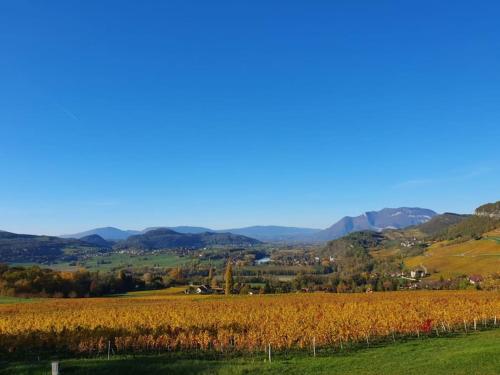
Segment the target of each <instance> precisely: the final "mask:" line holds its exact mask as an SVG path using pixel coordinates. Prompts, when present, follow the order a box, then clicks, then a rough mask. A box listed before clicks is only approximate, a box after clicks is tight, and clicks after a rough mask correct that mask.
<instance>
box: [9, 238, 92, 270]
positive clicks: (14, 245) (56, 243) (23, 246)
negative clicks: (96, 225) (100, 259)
mask: <svg viewBox="0 0 500 375" xmlns="http://www.w3.org/2000/svg"><path fill="white" fill-rule="evenodd" d="M99 247H100V246H96V245H95V244H93V243H88V242H84V241H81V240H76V239H65V238H60V237H52V236H36V235H30V234H17V233H10V232H2V231H0V262H34V263H44V262H49V261H53V260H55V259H58V258H60V257H61V256H63V255H64V254H65V251H73V252H81V253H83V252H87V251H93V250H96V248H99Z"/></svg>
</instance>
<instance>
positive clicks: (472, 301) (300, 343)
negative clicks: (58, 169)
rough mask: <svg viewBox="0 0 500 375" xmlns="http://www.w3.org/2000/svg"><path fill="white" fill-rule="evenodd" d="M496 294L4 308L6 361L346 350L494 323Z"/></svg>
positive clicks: (154, 298) (186, 299)
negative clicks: (106, 355)
mask: <svg viewBox="0 0 500 375" xmlns="http://www.w3.org/2000/svg"><path fill="white" fill-rule="evenodd" d="M497 317H498V318H500V294H499V293H494V292H491V293H489V292H476V291H466V292H463V291H462V292H458V291H457V292H455V291H443V292H393V293H374V294H307V295H306V294H294V295H254V296H231V297H225V296H201V297H200V296H194V297H193V296H176V295H168V294H165V295H144V296H137V297H135V298H96V299H64V300H61V299H44V300H40V301H37V302H33V303H25V304H15V303H14V304H3V305H0V349H1V351H2V352H3V353H4V354H9V353H14V354H16V355H23V353H24V354H27V355H31V356H34V355H37V353H43V354H46V353H58V354H61V353H66V354H76V355H85V356H87V355H91V356H92V355H97V354H104V353H107V351H108V350H110V351H112V353H114V354H125V353H150V352H152V353H162V352H172V351H182V352H190V351H193V352H197V353H200V352H244V353H256V352H264V351H265V350H266V349H268V347H269V345H271V347H272V349H273V350H274V351H281V350H290V349H310V348H311V346H312V345H316V346H317V347H318V348H331V349H333V350H335V351H336V350H342V348H344V347H346V346H348V345H352V344H355V343H362V344H363V345H366V346H369V345H372V344H373V343H375V342H377V341H378V342H380V341H388V342H390V341H392V340H397V339H398V338H401V337H419V336H420V337H422V336H426V335H433V336H437V335H443V334H447V333H451V332H457V331H459V332H465V331H467V332H470V331H473V330H474V329H475V328H477V329H480V328H481V327H494V326H496V325H497V324H500V322H497Z"/></svg>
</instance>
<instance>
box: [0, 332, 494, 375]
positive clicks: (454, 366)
mask: <svg viewBox="0 0 500 375" xmlns="http://www.w3.org/2000/svg"><path fill="white" fill-rule="evenodd" d="M499 353H500V329H497V330H491V331H483V332H477V333H473V334H469V335H459V336H456V337H441V338H422V339H414V340H410V341H407V342H400V343H395V344H388V345H387V346H379V347H373V348H366V349H358V350H354V351H350V352H346V353H332V352H330V353H329V352H326V351H321V352H319V354H318V356H317V357H315V358H314V357H312V356H311V355H310V354H307V353H304V352H303V353H298V354H297V353H295V354H293V355H284V354H281V355H277V356H275V357H274V359H273V361H272V363H268V362H267V361H265V355H264V353H262V355H261V356H258V355H254V356H252V357H243V358H231V359H225V360H221V359H216V360H210V359H194V360H193V359H187V358H179V357H175V356H173V355H157V356H136V357H131V356H129V357H119V358H112V359H111V360H109V361H108V360H106V359H68V360H62V361H61V364H60V367H61V371H60V374H61V375H66V374H80V375H82V374H89V375H90V374H119V375H124V374H186V375H188V374H207V375H208V374H289V375H293V374H297V375H308V374H311V375H312V374H329V375H330V374H331V375H334V374H360V375H381V374H384V375H394V374H405V375H412V374H415V375H424V374H439V375H443V374H444V375H446V374H449V375H451V374H453V375H470V374H476V375H479V374H481V375H486V374H488V375H489V374H491V375H493V374H499V373H500V355H499ZM0 364H1V366H2V367H1V370H0V374H5V375H7V374H12V375H15V374H33V375H35V374H37V375H38V374H40V375H41V374H50V371H49V368H50V362H49V361H41V362H38V363H36V364H23V363H6V362H2V363H0Z"/></svg>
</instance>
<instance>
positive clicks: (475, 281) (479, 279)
mask: <svg viewBox="0 0 500 375" xmlns="http://www.w3.org/2000/svg"><path fill="white" fill-rule="evenodd" d="M483 280H484V278H483V277H482V276H481V275H470V276H469V283H471V284H473V285H475V284H478V283H480V282H482V281H483Z"/></svg>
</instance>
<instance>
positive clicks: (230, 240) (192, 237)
mask: <svg viewBox="0 0 500 375" xmlns="http://www.w3.org/2000/svg"><path fill="white" fill-rule="evenodd" d="M259 243H261V242H260V241H258V240H256V239H253V238H250V237H246V236H241V235H236V234H232V233H214V232H204V233H179V232H175V231H173V230H171V229H166V228H160V229H155V230H151V231H149V232H146V233H144V234H140V235H135V236H131V237H129V238H128V239H126V240H124V241H120V242H118V243H117V244H116V245H115V246H114V248H115V249H118V250H123V249H137V250H156V249H173V248H191V249H199V248H203V247H208V246H252V245H257V244H259Z"/></svg>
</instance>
